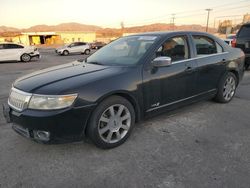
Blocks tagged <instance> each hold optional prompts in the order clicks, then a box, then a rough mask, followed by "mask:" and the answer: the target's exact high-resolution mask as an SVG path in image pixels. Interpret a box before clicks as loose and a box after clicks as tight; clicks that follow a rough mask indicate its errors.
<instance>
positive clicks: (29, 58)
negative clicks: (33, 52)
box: [21, 54, 31, 63]
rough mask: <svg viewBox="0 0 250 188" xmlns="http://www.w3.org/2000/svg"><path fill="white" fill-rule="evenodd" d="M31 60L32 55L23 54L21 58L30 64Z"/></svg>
mask: <svg viewBox="0 0 250 188" xmlns="http://www.w3.org/2000/svg"><path fill="white" fill-rule="evenodd" d="M30 60H31V57H30V55H29V54H23V55H22V56H21V61H22V62H25V63H26V62H29V61H30Z"/></svg>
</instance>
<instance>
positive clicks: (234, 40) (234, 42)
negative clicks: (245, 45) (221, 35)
mask: <svg viewBox="0 0 250 188" xmlns="http://www.w3.org/2000/svg"><path fill="white" fill-rule="evenodd" d="M232 47H234V48H235V47H236V38H234V39H233V41H232Z"/></svg>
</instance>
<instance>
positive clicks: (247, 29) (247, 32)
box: [238, 26, 250, 37]
mask: <svg viewBox="0 0 250 188" xmlns="http://www.w3.org/2000/svg"><path fill="white" fill-rule="evenodd" d="M238 36H239V37H250V26H243V27H242V28H241V29H240V31H239V34H238Z"/></svg>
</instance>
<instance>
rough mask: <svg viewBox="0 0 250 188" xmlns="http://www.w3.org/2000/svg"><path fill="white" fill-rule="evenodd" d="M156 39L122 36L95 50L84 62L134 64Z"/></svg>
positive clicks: (154, 37)
mask: <svg viewBox="0 0 250 188" xmlns="http://www.w3.org/2000/svg"><path fill="white" fill-rule="evenodd" d="M156 39H157V37H156V36H130V37H123V38H120V39H118V40H116V41H114V42H112V43H110V44H108V45H107V46H105V47H103V48H101V49H100V50H98V51H97V52H95V53H94V54H93V55H91V56H90V57H88V59H87V60H86V62H87V63H96V64H102V65H135V64H137V63H138V61H139V60H140V59H141V57H142V56H143V55H144V54H145V53H146V51H147V50H148V49H149V48H150V47H151V45H152V44H153V43H154V42H155V40H156Z"/></svg>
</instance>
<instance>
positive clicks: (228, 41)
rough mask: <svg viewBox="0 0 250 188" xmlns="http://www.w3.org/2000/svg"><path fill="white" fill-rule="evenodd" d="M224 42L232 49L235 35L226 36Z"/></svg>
mask: <svg viewBox="0 0 250 188" xmlns="http://www.w3.org/2000/svg"><path fill="white" fill-rule="evenodd" d="M224 41H225V42H226V43H227V44H228V45H229V46H232V47H235V42H236V35H235V34H231V35H228V36H227V38H226V39H224Z"/></svg>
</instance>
